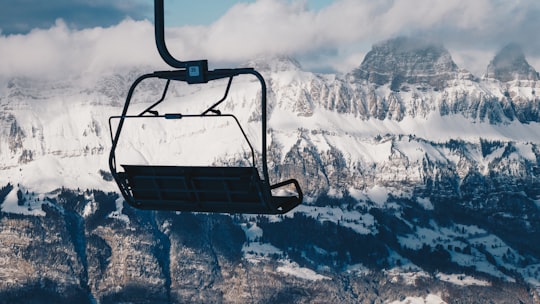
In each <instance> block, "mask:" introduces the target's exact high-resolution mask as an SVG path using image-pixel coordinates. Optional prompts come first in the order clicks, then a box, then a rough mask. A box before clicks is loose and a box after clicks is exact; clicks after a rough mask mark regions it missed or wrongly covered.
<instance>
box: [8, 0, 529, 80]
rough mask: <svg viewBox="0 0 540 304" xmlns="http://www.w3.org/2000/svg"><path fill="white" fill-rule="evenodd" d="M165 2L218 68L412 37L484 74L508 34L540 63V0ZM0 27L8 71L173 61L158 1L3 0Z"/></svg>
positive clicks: (329, 54) (172, 40) (332, 67)
mask: <svg viewBox="0 0 540 304" xmlns="http://www.w3.org/2000/svg"><path fill="white" fill-rule="evenodd" d="M165 10H166V13H165V20H166V26H167V31H166V37H167V44H168V47H169V50H170V51H171V53H172V54H173V55H174V56H175V57H177V58H178V59H179V60H196V59H208V60H209V62H210V67H211V68H217V67H236V66H237V65H238V64H242V63H243V62H247V61H249V60H251V59H254V58H257V57H265V56H273V55H285V56H291V57H294V58H296V59H297V60H298V61H299V62H300V63H301V64H302V66H303V67H304V69H306V70H310V71H315V72H322V73H335V72H337V73H347V72H350V71H351V70H353V69H354V68H356V67H358V66H359V65H360V64H361V62H362V60H363V58H364V56H365V54H366V53H367V52H369V50H370V49H371V47H372V45H373V44H374V43H378V42H381V41H384V40H386V39H390V38H395V37H398V36H410V37H416V38H422V39H425V40H429V41H433V42H436V43H442V44H443V45H444V46H445V47H446V48H447V49H448V50H449V51H450V53H451V55H452V57H453V59H454V61H455V62H456V63H457V64H458V66H460V67H461V68H465V69H467V70H469V71H471V72H472V73H473V74H475V75H477V76H482V74H483V73H484V71H485V69H486V67H487V65H488V63H489V61H490V60H491V59H492V58H493V56H494V55H495V53H496V52H497V51H498V50H500V49H501V48H502V47H503V46H504V45H506V44H508V43H518V44H520V45H521V47H522V48H523V50H524V52H525V55H526V57H527V60H528V61H529V63H530V64H531V65H532V66H533V67H535V68H536V69H537V70H540V39H538V38H537V37H538V34H537V32H538V30H539V29H540V18H538V16H540V1H538V0H513V1H510V0H508V1H505V0H474V1H472V0H377V1H375V0H334V1H332V0H244V1H237V0H236V1H235V0H219V1H218V0H213V1H212V0H198V1H193V0H190V1H188V0H165ZM0 30H1V31H0V76H9V75H11V76H13V75H34V76H38V77H39V76H43V77H45V76H48V77H52V76H54V75H69V74H71V73H80V72H83V73H90V72H95V73H100V72H103V71H105V70H107V69H111V67H129V66H133V65H151V66H156V68H157V67H164V64H163V63H162V61H161V59H160V58H159V55H158V54H157V51H156V49H155V43H154V34H153V1H152V0H47V1H43V0H0Z"/></svg>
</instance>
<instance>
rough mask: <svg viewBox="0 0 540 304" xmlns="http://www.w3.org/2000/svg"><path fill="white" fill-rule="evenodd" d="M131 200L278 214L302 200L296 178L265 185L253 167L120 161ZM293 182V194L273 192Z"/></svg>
mask: <svg viewBox="0 0 540 304" xmlns="http://www.w3.org/2000/svg"><path fill="white" fill-rule="evenodd" d="M122 167H123V168H124V171H125V174H123V177H124V178H125V182H126V186H127V187H128V188H129V190H130V193H131V194H132V200H133V204H134V205H135V206H137V208H140V209H150V210H175V211H192V212H220V213H248V214H249V213H251V214H281V213H286V212H288V211H289V210H291V209H292V208H294V207H296V206H297V205H299V204H300V203H301V202H302V191H301V190H300V187H299V185H298V183H297V182H296V181H295V180H289V181H286V182H283V183H279V184H278V185H275V186H273V187H268V186H267V184H266V183H264V182H263V181H261V179H260V178H259V173H258V172H257V169H256V168H254V167H190V166H141V165H122ZM289 184H291V185H294V187H295V190H296V194H294V195H288V196H272V194H271V188H279V187H283V186H286V185H289Z"/></svg>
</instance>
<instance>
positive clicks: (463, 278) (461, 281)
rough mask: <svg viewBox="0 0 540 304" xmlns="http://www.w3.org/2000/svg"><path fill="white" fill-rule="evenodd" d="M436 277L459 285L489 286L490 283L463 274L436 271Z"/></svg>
mask: <svg viewBox="0 0 540 304" xmlns="http://www.w3.org/2000/svg"><path fill="white" fill-rule="evenodd" d="M436 278H437V279H439V280H441V281H445V282H448V283H452V284H454V285H459V286H491V283H490V282H488V281H484V280H479V279H476V278H474V277H471V276H468V275H465V274H444V273H438V274H437V275H436Z"/></svg>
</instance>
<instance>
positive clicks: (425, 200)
mask: <svg viewBox="0 0 540 304" xmlns="http://www.w3.org/2000/svg"><path fill="white" fill-rule="evenodd" d="M416 201H417V202H418V204H420V206H422V207H423V208H424V209H425V210H433V209H435V207H433V204H432V203H431V201H430V200H429V198H427V197H426V198H424V197H418V198H416Z"/></svg>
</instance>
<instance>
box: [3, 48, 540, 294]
mask: <svg viewBox="0 0 540 304" xmlns="http://www.w3.org/2000/svg"><path fill="white" fill-rule="evenodd" d="M502 53H504V52H502ZM503 55H504V54H503ZM501 56H502V55H501ZM502 57H503V58H505V57H508V55H504V56H502ZM516 58H518V59H519V60H517V59H516V60H517V61H516V60H510V62H514V63H516V62H517V63H516V64H515V65H511V66H512V68H508V67H507V68H506V70H504V69H503V70H504V71H509V72H504V73H502V72H501V73H499V72H496V71H499V70H501V69H500V67H501V66H503V67H504V66H505V65H503V64H501V63H500V62H501V60H502V59H500V58H499V59H497V58H495V59H494V60H493V61H492V63H491V64H490V66H491V68H488V71H490V70H492V71H494V72H493V75H495V76H493V77H491V76H489V77H484V78H482V79H479V78H476V77H474V76H472V75H470V73H468V72H466V71H464V70H462V69H460V68H459V67H457V66H456V65H455V63H454V62H453V61H452V59H451V56H450V54H449V53H448V52H447V51H446V50H445V49H444V48H443V47H442V46H439V45H432V44H429V43H425V42H419V41H417V40H408V39H405V38H399V39H394V40H389V41H385V42H382V43H380V44H377V45H375V46H374V47H373V50H372V51H371V52H370V53H369V54H368V55H367V56H366V58H365V60H364V62H363V63H362V64H361V65H360V67H359V68H358V69H356V70H355V71H353V72H351V73H350V74H348V75H345V76H339V75H322V74H314V73H310V72H306V71H303V70H302V68H301V66H300V65H299V63H298V62H296V61H294V60H292V59H290V58H284V57H282V58H277V59H273V60H268V59H265V60H263V59H259V60H254V61H252V62H250V63H249V65H251V66H255V67H256V68H257V69H258V70H259V71H260V72H261V73H262V74H263V75H264V77H265V79H266V81H267V85H268V88H269V91H268V101H269V109H268V113H269V121H268V125H269V130H268V140H269V141H268V155H269V164H268V166H269V171H270V178H271V180H272V181H279V180H284V179H287V178H291V177H293V178H297V179H298V180H299V181H300V183H301V185H302V188H303V189H304V192H305V194H306V197H307V199H306V202H305V203H304V204H303V205H302V206H300V207H298V208H297V209H295V210H294V212H291V213H290V214H287V215H285V216H277V217H274V216H272V217H266V216H241V215H203V214H184V213H182V214H176V213H161V212H146V211H138V210H135V209H133V208H131V207H129V206H127V205H126V204H125V203H124V202H123V200H122V199H121V198H119V197H118V194H117V193H116V192H115V191H116V187H115V185H114V183H112V182H111V176H110V174H109V173H108V168H107V160H108V151H109V148H110V144H109V142H110V134H109V132H108V127H109V126H108V123H109V122H108V117H109V116H112V115H118V114H119V113H120V111H121V106H122V100H123V98H124V97H125V96H124V95H125V92H126V90H127V88H128V87H129V85H130V84H131V81H133V79H134V78H135V77H136V76H137V75H139V74H141V73H142V72H141V71H140V70H136V69H135V70H132V71H129V72H126V73H111V74H109V75H104V76H103V77H102V78H99V79H97V80H95V81H87V82H82V81H80V80H77V81H64V82H47V81H44V80H39V81H38V80H32V79H12V80H10V81H9V82H8V83H3V84H0V87H1V88H0V92H1V94H0V171H1V172H0V173H1V175H0V186H2V187H3V188H1V190H0V207H1V209H0V210H1V211H0V244H2V246H0V253H1V254H0V278H2V279H0V302H6V303H8V302H11V301H12V300H13V301H15V299H25V300H28V301H34V300H35V301H37V302H39V300H41V299H52V300H54V302H62V301H64V302H66V303H69V302H73V301H77V302H92V301H99V302H101V303H109V302H136V303H144V302H149V303H150V302H151V303H185V302H199V303H208V302H225V303H235V302H242V303H246V302H255V303H261V302H262V303H264V302H269V303H276V302H288V303H289V302H299V303H300V302H325V303H336V302H340V303H358V302H360V303H361V302H374V301H382V302H391V301H398V300H399V301H405V300H406V299H408V298H409V299H413V298H410V297H416V298H420V299H422V300H426V301H427V299H428V298H430V299H432V298H436V299H440V301H446V302H451V300H455V299H462V300H470V299H471V298H472V297H474V298H475V299H478V302H481V303H482V302H486V303H488V302H489V301H490V300H492V299H498V300H499V301H500V302H505V301H506V302H508V303H514V302H515V300H516V299H519V300H520V301H522V302H524V303H534V302H535V301H538V300H539V298H538V292H537V291H538V288H539V286H538V281H539V280H540V268H539V267H538V265H540V247H539V245H538V244H537V242H531V241H530V240H536V239H539V237H540V226H539V224H538V223H540V207H539V201H540V179H539V175H540V171H539V170H540V169H539V168H540V165H539V160H540V147H539V145H538V142H540V137H539V134H540V131H539V128H540V126H539V122H540V111H539V109H540V99H539V98H538V95H537V93H536V92H537V91H538V90H539V88H540V84H539V82H538V78H536V79H535V78H534V73H532V72H531V71H530V66H529V68H526V69H524V68H523V67H522V63H523V62H524V59H523V58H521V55H519V56H517V57H516ZM520 58H521V59H520ZM522 59H523V60H522ZM502 61H504V62H506V61H508V60H502ZM525 62H526V60H525ZM525 70H527V71H529V72H525ZM516 71H518V72H516ZM516 73H517V74H516ZM488 74H489V73H488ZM507 74H508V75H514V76H515V75H519V76H516V77H517V78H516V77H514V76H512V77H513V78H512V81H504V80H505V79H506V78H505V77H502V76H496V75H507ZM489 75H491V74H489ZM527 75H528V76H527ZM531 75H532V76H531ZM163 85H164V84H163V83H160V82H158V81H150V82H147V83H143V85H142V86H141V87H140V89H139V90H138V91H137V96H136V98H135V100H134V105H135V107H138V108H141V109H142V108H143V107H146V106H147V105H148V104H149V103H153V102H154V101H155V100H157V98H159V96H161V90H162V88H163ZM225 86H226V83H215V84H214V83H210V84H208V85H207V86H204V87H203V86H187V85H176V84H174V85H171V88H170V90H171V91H170V92H169V94H168V95H167V96H168V98H170V100H171V101H172V103H171V104H172V105H170V106H167V108H165V109H161V108H160V109H159V110H160V113H162V112H163V113H166V111H171V112H172V111H180V112H182V113H184V112H188V110H190V109H193V108H194V109H195V110H194V111H195V112H197V111H198V110H199V109H200V108H201V107H202V108H204V105H211V104H213V103H214V102H215V101H217V100H219V98H221V96H222V94H223V90H224V88H225ZM258 90H259V88H258V87H257V85H256V83H255V82H253V81H252V79H248V78H239V79H235V81H234V82H233V86H232V89H231V94H230V100H227V101H226V102H225V103H224V104H223V105H222V106H220V110H221V111H222V112H224V113H235V114H237V115H238V118H239V119H240V121H241V122H242V124H243V125H244V126H245V128H246V131H247V134H248V136H249V137H250V139H252V140H253V142H254V146H255V147H256V154H257V153H258V152H259V150H257V149H260V148H258V146H257V145H258V143H259V139H258V134H260V133H259V129H258V128H259V127H260V108H259V104H258V103H257V101H258V99H257V94H258V92H259V91H258ZM177 107H179V108H180V110H178V109H177ZM171 109H174V110H171ZM164 111H165V112H164ZM197 113H200V112H197ZM112 124H113V126H114V121H113V122H112ZM226 125H227V124H222V125H218V126H217V127H216V126H212V125H210V126H206V125H205V126H204V127H201V128H195V127H194V128H191V127H185V126H181V127H177V126H176V125H175V126H174V127H172V128H170V127H169V128H166V127H165V126H169V125H165V124H163V125H160V124H158V125H157V127H156V126H152V125H151V124H150V123H147V122H144V123H142V124H140V125H131V126H129V127H126V135H125V138H126V142H125V143H124V142H123V143H122V145H123V147H122V148H123V149H124V150H123V151H124V152H126V154H128V156H130V157H131V156H134V157H133V159H142V160H145V161H148V162H150V161H154V160H160V161H162V160H163V159H166V160H168V161H181V160H182V159H188V160H193V159H196V160H198V158H203V157H206V156H209V158H210V164H212V163H213V164H230V163H245V162H246V160H245V159H243V155H244V154H242V153H237V152H236V151H233V150H229V148H230V147H228V146H227V143H228V142H231V141H229V140H228V138H229V136H230V134H229V132H228V131H225V128H224V127H223V126H226ZM212 133H214V135H210V137H208V138H207V140H205V141H198V140H199V137H198V136H200V135H201V134H212ZM149 141H150V143H149ZM197 142H203V143H204V144H203V145H197V144H194V143H197ZM235 143H236V142H235ZM134 147H137V149H134ZM209 151H210V152H215V154H212V155H210V153H209ZM132 152H136V153H132ZM130 153H131V154H130ZM132 154H133V155H132ZM130 157H125V158H124V159H123V160H122V161H130V160H132V159H130ZM425 290H429V292H428V293H426V292H425ZM437 297H438V298H437ZM47 301H48V300H47Z"/></svg>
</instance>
